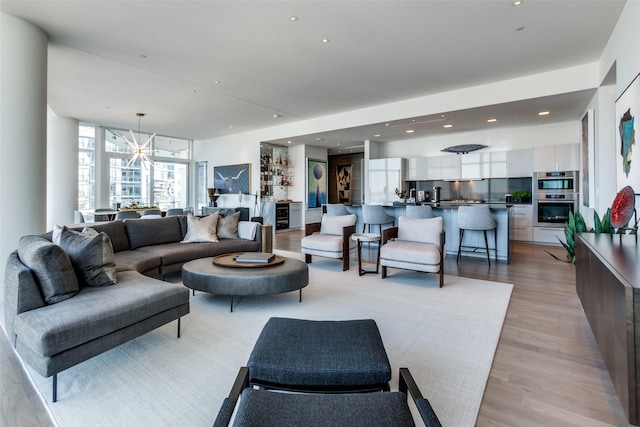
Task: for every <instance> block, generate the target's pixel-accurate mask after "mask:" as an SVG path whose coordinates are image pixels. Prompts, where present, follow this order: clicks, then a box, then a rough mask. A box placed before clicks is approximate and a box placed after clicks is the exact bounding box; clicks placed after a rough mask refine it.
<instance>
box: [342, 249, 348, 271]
mask: <svg viewBox="0 0 640 427" xmlns="http://www.w3.org/2000/svg"><path fill="white" fill-rule="evenodd" d="M348 269H349V253H348V252H347V254H346V255H344V254H343V255H342V271H347V270H348Z"/></svg>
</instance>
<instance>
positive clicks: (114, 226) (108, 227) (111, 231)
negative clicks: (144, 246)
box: [91, 220, 129, 252]
mask: <svg viewBox="0 0 640 427" xmlns="http://www.w3.org/2000/svg"><path fill="white" fill-rule="evenodd" d="M91 228H93V229H94V230H96V231H97V232H98V233H100V232H104V233H107V236H109V239H111V246H113V251H114V252H120V251H126V250H127V249H129V237H128V236H127V230H126V229H125V226H124V222H123V221H121V220H115V221H109V222H104V223H102V224H95V225H92V226H91Z"/></svg>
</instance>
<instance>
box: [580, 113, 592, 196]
mask: <svg viewBox="0 0 640 427" xmlns="http://www.w3.org/2000/svg"><path fill="white" fill-rule="evenodd" d="M594 128H595V121H594V113H593V110H588V111H587V113H586V114H585V115H584V117H583V118H582V142H581V145H580V148H581V154H582V205H583V206H586V207H588V208H590V207H593V204H594V202H595V188H594V187H595V186H594V185H593V183H594V182H595V159H594V155H595V154H594V153H595V131H594Z"/></svg>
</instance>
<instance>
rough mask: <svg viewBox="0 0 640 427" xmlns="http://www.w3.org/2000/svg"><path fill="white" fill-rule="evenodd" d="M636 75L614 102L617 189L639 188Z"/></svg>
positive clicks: (638, 81) (638, 85)
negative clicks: (626, 187)
mask: <svg viewBox="0 0 640 427" xmlns="http://www.w3.org/2000/svg"><path fill="white" fill-rule="evenodd" d="M638 76H640V74H638V75H637V76H636V77H635V78H634V79H633V81H632V82H631V83H630V84H629V86H627V88H626V89H625V90H624V91H623V92H622V95H620V97H619V98H618V99H617V100H616V122H615V123H616V178H617V180H616V181H617V182H616V183H617V188H618V189H620V188H623V187H625V186H627V185H630V186H631V187H633V188H640V147H638V142H637V139H638V136H639V134H638V126H640V123H639V122H638V121H636V116H637V115H638V112H640V79H639V78H638Z"/></svg>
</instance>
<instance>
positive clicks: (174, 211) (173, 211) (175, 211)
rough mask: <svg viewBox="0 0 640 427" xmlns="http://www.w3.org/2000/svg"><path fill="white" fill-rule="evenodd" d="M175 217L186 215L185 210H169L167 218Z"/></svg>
mask: <svg viewBox="0 0 640 427" xmlns="http://www.w3.org/2000/svg"><path fill="white" fill-rule="evenodd" d="M175 215H184V209H182V208H171V209H167V214H166V216H175Z"/></svg>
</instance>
